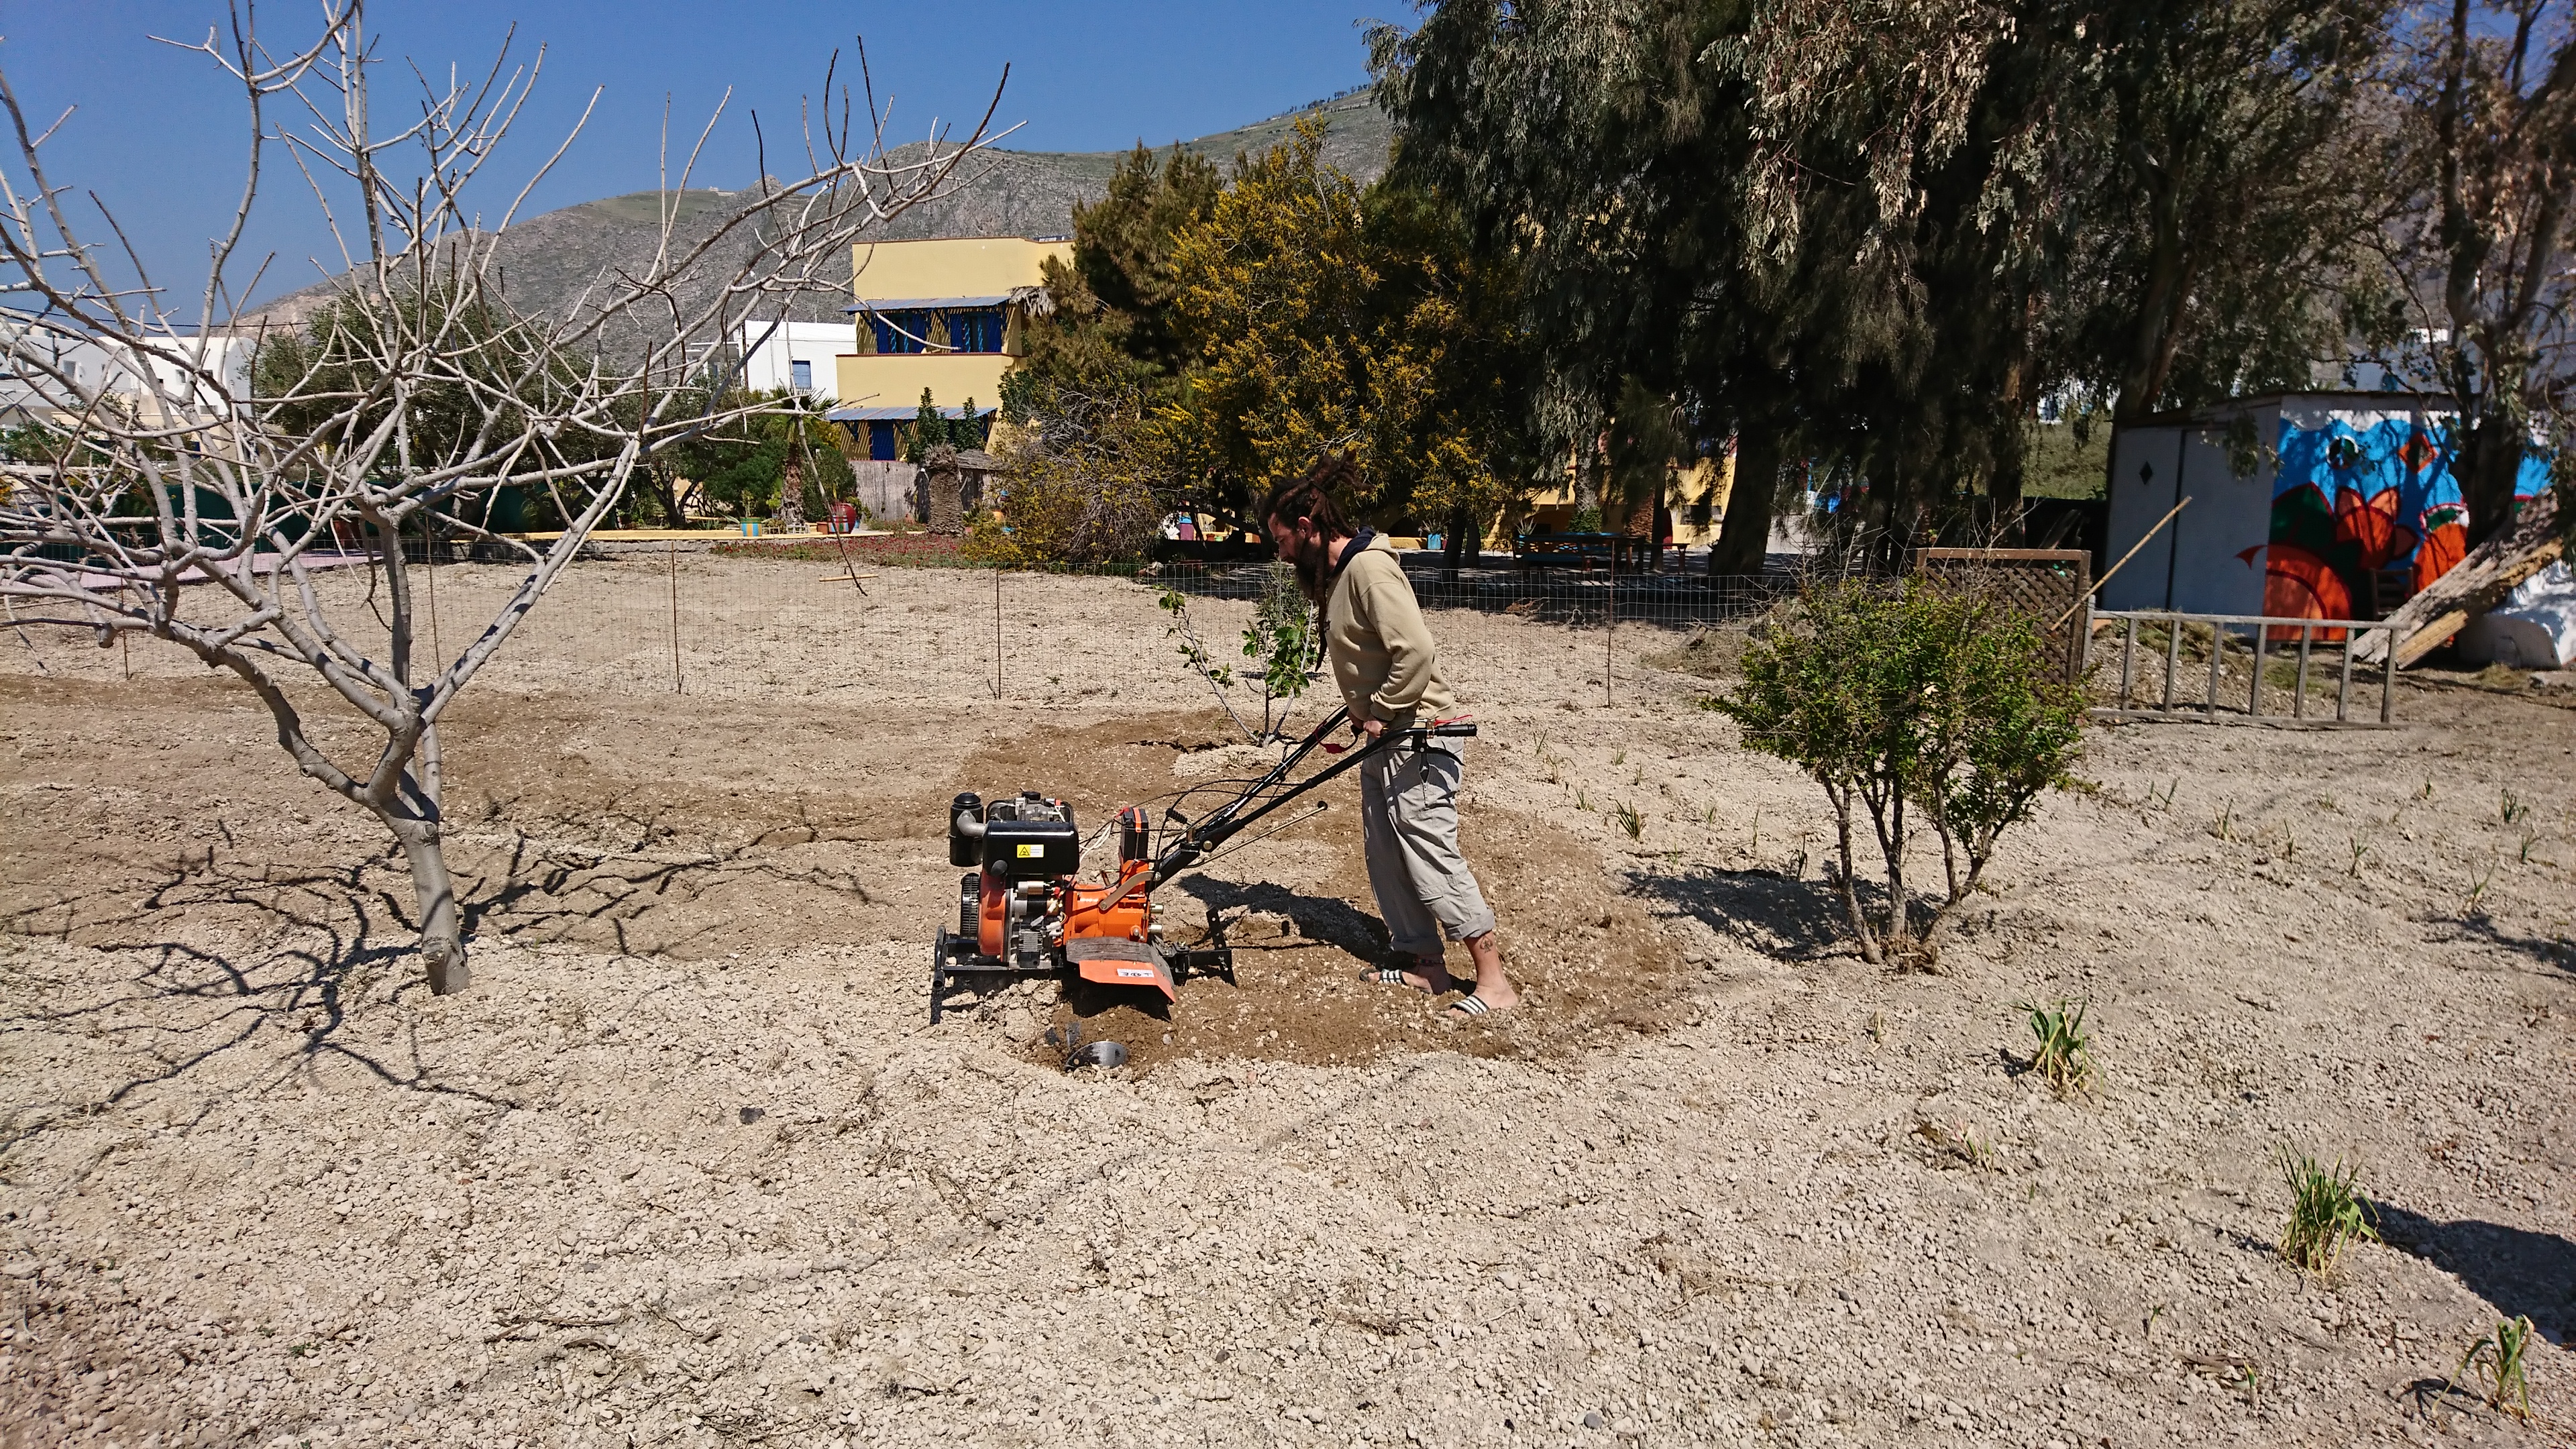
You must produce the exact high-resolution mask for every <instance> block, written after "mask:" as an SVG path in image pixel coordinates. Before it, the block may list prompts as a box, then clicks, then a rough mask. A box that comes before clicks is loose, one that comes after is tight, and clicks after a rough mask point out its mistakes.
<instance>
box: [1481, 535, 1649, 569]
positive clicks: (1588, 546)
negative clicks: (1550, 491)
mask: <svg viewBox="0 0 2576 1449" xmlns="http://www.w3.org/2000/svg"><path fill="white" fill-rule="evenodd" d="M1663 554H1664V550H1663V545H1661V544H1659V543H1656V542H1655V541H1653V540H1652V539H1644V538H1630V537H1629V536H1627V535H1626V534H1621V533H1525V534H1522V535H1520V536H1519V537H1517V538H1515V539H1513V540H1512V559H1513V561H1514V562H1516V563H1518V564H1520V565H1521V566H1522V567H1523V568H1555V567H1560V566H1571V567H1575V568H1583V569H1592V568H1604V567H1610V568H1616V569H1618V570H1619V571H1621V572H1622V573H1625V572H1628V571H1630V570H1632V569H1637V568H1640V567H1641V566H1642V567H1644V568H1659V567H1661V566H1662V564H1663ZM1641 560H1642V561H1643V562H1642V564H1641V562H1640V561H1641Z"/></svg>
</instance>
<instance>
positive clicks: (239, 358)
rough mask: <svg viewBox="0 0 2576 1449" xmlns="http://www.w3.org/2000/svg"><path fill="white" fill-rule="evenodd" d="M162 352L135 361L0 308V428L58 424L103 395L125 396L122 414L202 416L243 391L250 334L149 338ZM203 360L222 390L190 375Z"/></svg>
mask: <svg viewBox="0 0 2576 1449" xmlns="http://www.w3.org/2000/svg"><path fill="white" fill-rule="evenodd" d="M154 341H155V343H156V345H157V347H158V348H159V350H160V351H162V352H166V353H169V354H172V355H173V357H175V358H177V359H179V360H175V361H174V360H172V359H171V358H168V357H158V356H147V357H143V358H141V359H140V364H141V366H142V368H143V369H144V370H145V371H148V372H149V374H150V377H149V379H148V380H147V379H146V377H145V376H144V375H143V373H142V372H138V371H137V361H138V359H137V358H136V357H135V356H134V355H133V354H132V353H129V352H127V351H126V350H124V349H122V348H114V349H111V348H108V347H103V346H101V345H99V344H98V343H96V342H94V341H91V340H89V339H87V338H81V337H75V336H71V335H68V334H66V333H65V332H63V331H61V330H58V329H57V328H55V327H53V326H50V325H48V324H47V323H45V322H44V321H43V320H42V319H40V318H38V317H36V316H34V315H32V314H30V313H26V312H19V311H13V310H7V309H0V427H13V426H17V425H19V424H23V423H30V422H41V423H57V424H58V423H61V422H63V421H65V420H66V419H68V418H71V417H74V416H77V415H79V414H80V413H82V412H85V411H87V409H88V407H89V405H90V403H91V401H92V400H93V399H95V398H97V397H98V396H99V395H100V394H102V393H104V394H107V395H108V396H110V397H114V398H118V399H122V400H124V402H125V404H126V409H127V412H128V415H129V416H132V417H136V418H141V419H145V420H159V419H163V418H166V417H170V416H172V415H174V414H175V415H180V416H189V415H193V416H196V417H208V416H213V415H217V414H221V413H225V412H227V411H229V409H230V405H231V404H232V403H235V402H238V401H240V400H242V399H244V398H246V397H248V396H249V395H250V355H251V339H250V338H248V337H245V336H240V335H237V334H231V333H224V332H216V333H212V334H207V335H203V336H200V335H199V334H196V333H192V332H180V333H177V334H175V335H167V336H162V337H157V338H155V339H154ZM199 358H202V359H203V362H202V365H203V367H204V368H205V370H206V371H208V372H210V373H212V374H214V376H215V378H216V379H217V380H218V381H219V382H220V386H221V390H220V391H218V390H217V388H216V387H215V386H212V385H209V384H207V383H206V382H204V381H202V380H200V379H197V378H195V377H194V376H192V374H193V373H194V371H195V368H196V366H197V365H199V364H198V359H199Z"/></svg>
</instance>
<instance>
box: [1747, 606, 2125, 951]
mask: <svg viewBox="0 0 2576 1449" xmlns="http://www.w3.org/2000/svg"><path fill="white" fill-rule="evenodd" d="M1743 671H1744V678H1743V683H1742V684H1741V685H1740V686H1739V687H1738V688H1737V689H1736V691H1735V692H1734V693H1733V694H1732V695H1730V696H1726V697H1723V698H1719V699H1714V700H1711V701H1709V707H1710V708H1713V709H1716V710H1719V711H1721V712H1723V713H1724V714H1726V715H1727V716H1728V717H1729V718H1731V719H1733V720H1734V721H1735V722H1736V723H1737V724H1739V725H1741V726H1743V728H1744V743H1745V747H1746V748H1748V749H1755V750H1760V751H1762V752H1764V753H1766V754H1771V755H1777V756H1778V757H1780V758H1781V759H1784V760H1787V761H1789V762H1790V763H1792V764H1795V765H1797V766H1798V767H1799V768H1801V769H1803V770H1805V771H1806V772H1807V774H1808V775H1809V776H1811V777H1812V778H1813V779H1814V780H1815V781H1816V782H1817V783H1818V784H1820V785H1822V786H1823V787H1824V791H1825V798H1826V799H1827V800H1828V801H1830V802H1831V803H1832V805H1833V810H1834V823H1835V831H1836V843H1837V847H1838V849H1839V851H1840V861H1841V871H1840V885H1841V889H1842V902H1843V914H1844V918H1845V921H1846V923H1847V925H1848V927H1849V929H1850V931H1851V933H1852V936H1853V937H1854V939H1855V940H1856V941H1857V942H1858V944H1859V946H1860V950H1861V955H1862V956H1863V957H1864V958H1865V959H1867V960H1869V961H1870V962H1872V963H1873V964H1886V963H1889V962H1895V963H1899V964H1909V963H1919V964H1928V963H1929V962H1930V961H1931V960H1933V959H1934V958H1935V956H1936V955H1937V952H1938V947H1939V942H1940V938H1941V936H1942V933H1943V932H1944V931H1945V930H1946V929H1947V928H1948V926H1949V923H1950V920H1951V918H1952V913H1953V912H1954V911H1956V909H1957V908H1958V906H1959V903H1960V902H1962V901H1964V900H1966V899H1967V898H1968V894H1969V892H1971V891H1973V890H1974V889H1976V886H1977V882H1978V880H1979V879H1980V878H1981V877H1982V876H1983V875H1984V873H1985V870H1986V867H1987V865H1988V864H1989V863H1990V862H1991V861H1992V860H1993V859H1994V853H1995V842H1996V840H1997V838H1998V837H2000V836H2001V834H2002V833H2003V831H2004V830H2005V828H2006V827H2008V826H2011V825H2013V824H2015V823H2016V822H2018V821H2021V820H2024V819H2026V818H2028V817H2029V815H2030V812H2031V809H2032V807H2033V806H2034V805H2035V804H2036V803H2037V801H2038V799H2039V797H2040V795H2041V794H2042V793H2043V792H2045V791H2047V790H2048V789H2050V788H2052V787H2059V786H2063V785H2065V784H2067V783H2068V781H2069V778H2070V777H2069V775H2068V773H2067V770H2068V767H2069V766H2071V765H2072V764H2073V763H2074V761H2075V759H2076V757H2077V755H2078V754H2079V753H2080V749H2081V721H2082V708H2083V707H2082V702H2081V700H2080V698H2079V697H2078V694H2077V692H2076V691H2075V690H2074V689H2073V688H2071V687H2069V686H2067V685H2065V684H2062V683H2059V682H2057V680H2056V679H2055V678H2054V675H2055V672H2056V664H2055V660H2054V659H2053V658H2052V657H2051V653H2050V651H2049V650H2048V649H2047V648H2046V647H2045V646H2044V645H2043V643H2042V642H2041V638H2040V633H2039V629H2038V627H2037V625H2036V623H2035V622H2034V621H2033V620H2031V619H2030V618H2029V617H2027V616H2026V615H2023V614H2021V613H2019V612H2016V611H2014V610H2011V609H2007V608H2005V607H2003V606H2001V605H1998V604H1996V603H1994V602H1992V601H1991V600H1989V599H1986V598H1983V597H1981V596H1978V595H1975V594H1971V593H1965V592H1960V591H1955V590H1951V589H1945V588H1942V587H1939V586H1937V585H1935V584H1932V583H1929V582H1926V581H1924V580H1921V579H1909V580H1907V581H1905V582H1904V583H1902V584H1897V585H1890V584H1884V583H1877V582H1870V581H1858V580H1837V581H1832V582H1826V583H1821V584H1816V585H1811V586H1810V587H1809V588H1807V589H1806V590H1804V591H1803V592H1801V594H1800V595H1799V596H1798V598H1797V599H1795V600H1794V601H1792V602H1791V603H1790V604H1789V605H1787V606H1786V607H1785V608H1784V609H1783V610H1782V611H1781V613H1780V614H1779V615H1778V616H1777V617H1775V618H1774V619H1773V620H1772V621H1770V622H1769V624H1768V625H1767V626H1766V627H1765V628H1764V629H1763V630H1762V631H1761V637H1759V638H1757V639H1755V640H1754V641H1753V643H1752V644H1751V645H1750V646H1749V647H1747V648H1746V650H1745V652H1744V660H1743ZM1864 821H1865V822H1866V824H1867V827H1868V829H1869V831H1870V833H1871V834H1873V835H1874V836H1875V837H1876V838H1877V841H1878V847H1879V855H1880V858H1881V860H1882V861H1883V862H1884V864H1885V873H1886V886H1887V895H1886V900H1885V902H1884V905H1883V908H1882V909H1881V910H1879V911H1878V912H1876V913H1874V914H1873V913H1872V912H1871V911H1869V910H1868V909H1866V908H1865V907H1864V906H1863V904H1862V901H1861V896H1860V889H1859V885H1858V862H1857V861H1856V859H1855V854H1856V852H1855V849H1854V845H1853V837H1854V834H1855V831H1856V830H1857V829H1858V828H1859V827H1860V826H1861V825H1862V823H1863V822H1864ZM1918 821H1919V822H1920V823H1923V824H1929V825H1930V826H1931V828H1932V830H1933V832H1934V833H1935V834H1936V835H1938V836H1939V837H1940V841H1941V865H1942V872H1943V877H1944V882H1943V883H1944V885H1945V887H1946V890H1945V891H1944V893H1943V894H1942V895H1941V896H1940V897H1939V898H1938V899H1937V900H1934V901H1930V902H1923V903H1918V902H1917V901H1915V899H1914V898H1913V896H1912V895H1911V894H1910V893H1909V890H1908V887H1907V885H1906V880H1905V848H1906V843H1907V840H1908V838H1909V836H1910V835H1911V833H1912V832H1913V831H1914V830H1915V829H1917V828H1918Z"/></svg>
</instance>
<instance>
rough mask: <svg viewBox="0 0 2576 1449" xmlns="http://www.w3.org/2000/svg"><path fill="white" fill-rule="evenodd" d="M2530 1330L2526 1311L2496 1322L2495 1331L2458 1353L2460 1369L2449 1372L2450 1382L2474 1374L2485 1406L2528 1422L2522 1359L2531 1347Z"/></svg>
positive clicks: (2528, 1390) (2526, 1379) (2527, 1380)
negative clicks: (2484, 1400)
mask: <svg viewBox="0 0 2576 1449" xmlns="http://www.w3.org/2000/svg"><path fill="white" fill-rule="evenodd" d="M2531 1334H2532V1330H2531V1319H2530V1317H2529V1316H2528V1315H2526V1316H2523V1317H2520V1318H2509V1319H2506V1320H2505V1321H2503V1322H2501V1323H2498V1324H2497V1325H2496V1326H2495V1332H2493V1333H2490V1334H2488V1335H2487V1336H2486V1337H2484V1338H2481V1339H2479V1340H2478V1341H2477V1342H2475V1343H2473V1344H2470V1345H2469V1351H2468V1352H2467V1353H2465V1354H2462V1355H2461V1356H2460V1371H2459V1373H2457V1374H2454V1375H2453V1376H2452V1380H2453V1382H2455V1383H2456V1382H2457V1381H2458V1380H2459V1379H2460V1378H2462V1377H2473V1379H2474V1381H2475V1382H2476V1383H2478V1384H2480V1385H2483V1386H2484V1395H2485V1398H2486V1401H2487V1407H2488V1408H2490V1409H2497V1410H2501V1411H2502V1412H2504V1413H2508V1414H2511V1415H2513V1416H2514V1417H2515V1418H2517V1419H2520V1420H2522V1421H2523V1422H2524V1423H2526V1424H2528V1423H2530V1422H2531V1375H2530V1372H2529V1370H2528V1369H2527V1368H2526V1367H2525V1366H2524V1362H2523V1360H2524V1356H2525V1354H2526V1352H2527V1351H2528V1350H2529V1349H2530V1347H2531Z"/></svg>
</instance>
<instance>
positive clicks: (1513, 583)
mask: <svg viewBox="0 0 2576 1449" xmlns="http://www.w3.org/2000/svg"><path fill="white" fill-rule="evenodd" d="M1271 567H1273V566H1272V565H1270V564H1268V563H1246V564H1232V565H1222V564H1220V565H1208V564H1167V565H1165V566H1164V567H1163V568H1162V569H1161V570H1160V571H1159V572H1158V573H1157V574H1155V575H1154V576H1153V578H1152V582H1155V583H1157V584H1161V585H1165V586H1168V587H1171V588H1174V589H1178V590H1179V591H1180V592H1182V593H1184V594H1187V595H1190V596H1192V597H1194V598H1214V599H1256V598H1259V597H1260V596H1261V589H1262V583H1263V580H1264V578H1265V577H1266V575H1267V571H1268V570H1269V569H1270V568H1271ZM1404 572H1405V577H1406V578H1407V579H1409V580H1411V581H1412V584H1413V593H1414V597H1415V598H1417V599H1419V600H1421V602H1422V607H1423V608H1425V609H1434V610H1437V609H1472V610H1477V611H1480V612H1483V613H1489V614H1514V615H1519V616H1521V617H1524V618H1534V619H1542V620H1547V621H1549V622H1554V623H1565V624H1587V625H1599V624H1603V623H1605V622H1611V621H1616V622H1622V623H1626V622H1635V623H1645V624H1670V625H1690V624H1717V623H1724V622H1727V621H1729V620H1736V619H1743V618H1746V617H1749V616H1752V615H1756V614H1760V613H1762V612H1763V611H1765V610H1767V609H1769V608H1770V607H1771V606H1772V605H1773V604H1775V603H1777V602H1778V601H1779V600H1780V599H1781V598H1782V597H1784V596H1785V595H1787V594H1790V593H1794V592H1796V590H1797V586H1798V584H1797V579H1796V577H1795V576H1794V575H1790V574H1782V573H1774V574H1720V575H1714V576H1712V575H1710V574H1708V573H1705V572H1698V571H1691V570H1686V569H1641V570H1619V569H1612V568H1606V567H1596V568H1590V569H1585V568H1572V567H1565V566H1523V565H1517V564H1511V563H1505V564H1502V565H1499V566H1486V565H1482V564H1479V565H1475V566H1467V567H1461V568H1458V569H1455V570H1451V569H1446V568H1444V567H1442V565H1441V564H1440V562H1439V560H1438V557H1437V556H1436V555H1429V554H1421V555H1414V556H1410V557H1408V558H1407V559H1406V560H1405V561H1404Z"/></svg>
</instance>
